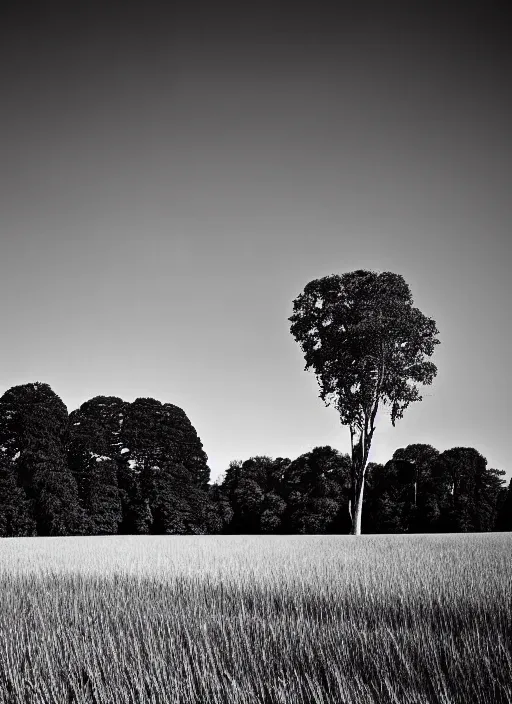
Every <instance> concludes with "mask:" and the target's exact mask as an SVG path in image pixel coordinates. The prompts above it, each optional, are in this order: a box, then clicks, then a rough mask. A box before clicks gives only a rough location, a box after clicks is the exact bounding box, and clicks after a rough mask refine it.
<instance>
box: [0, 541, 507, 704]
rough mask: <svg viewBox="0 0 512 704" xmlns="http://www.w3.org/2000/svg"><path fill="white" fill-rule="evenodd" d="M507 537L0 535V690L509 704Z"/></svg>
mask: <svg viewBox="0 0 512 704" xmlns="http://www.w3.org/2000/svg"><path fill="white" fill-rule="evenodd" d="M511 565H512V534H504V533H502V534H479V535H469V534H466V535H438V536H361V537H358V538H354V537H351V536H195V537H178V536H161V537H160V536H154V537H151V536H140V537H131V536H112V537H93V538H89V537H87V538H13V539H3V540H1V541H0V594H1V600H0V702H1V703H2V704H4V703H5V704H7V703H9V704H14V703H17V702H24V703H29V702H33V703H34V704H35V703H37V704H43V703H47V704H50V703H51V704H64V703H69V704H71V703H77V704H78V703H80V704H81V703H83V704H85V703H95V704H104V703H105V704H106V703H109V704H112V703H115V704H124V703H126V704H128V703H133V704H143V703H146V702H147V703H148V704H151V703H155V704H156V703H157V702H158V703H159V704H163V703H165V704H167V703H173V702H176V703H178V702H179V703H180V704H192V703H193V704H210V703H211V704H217V703H218V704H221V703H222V704H228V703H231V702H233V704H253V703H254V704H256V703H257V702H258V703H260V702H261V703H263V702H265V703H267V702H268V703H270V702H283V703H286V704H301V703H303V704H306V703H307V704H309V703H310V702H313V703H315V704H324V703H325V704H327V702H329V703H336V704H338V703H340V704H341V703H345V704H367V703H368V704H370V703H375V704H386V703H388V702H389V703H390V704H391V703H394V704H399V703H400V704H402V703H404V704H436V703H439V704H457V703H459V702H460V703H464V704H469V703H471V704H484V703H489V704H491V703H492V704H501V703H502V702H503V703H508V704H512V646H511V633H512V568H511Z"/></svg>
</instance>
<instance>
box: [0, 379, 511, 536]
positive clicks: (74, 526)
mask: <svg viewBox="0 0 512 704" xmlns="http://www.w3.org/2000/svg"><path fill="white" fill-rule="evenodd" d="M503 474H504V472H502V471H498V470H496V469H492V468H488V467H487V462H486V460H485V458H484V457H482V455H481V454H480V453H479V452H478V451H477V450H475V449H474V448H460V447H456V448H452V449H450V450H446V451H445V452H442V453H440V452H438V451H437V450H435V449H434V448H433V447H431V446H430V445H409V446H408V447H406V448H402V449H399V450H397V451H396V452H395V453H394V455H393V457H392V458H391V459H390V461H389V462H387V463H386V464H384V465H381V464H376V463H369V464H368V466H367V469H366V491H365V496H364V512H363V514H362V515H363V518H362V529H363V531H364V532H367V533H407V532H445V531H449V532H459V531H462V532H468V531H491V530H512V483H511V486H509V488H508V490H507V489H506V488H505V486H504V481H503V479H502V475H503ZM209 475H210V471H209V467H208V464H207V456H206V454H205V452H204V450H203V448H202V444H201V441H200V439H199V437H198V435H197V432H196V430H195V428H194V427H193V426H192V424H191V422H190V420H189V419H188V417H187V415H186V414H185V412H184V411H183V410H182V409H181V408H178V407H177V406H174V405H173V404H170V403H161V402H160V401H156V400H155V399H151V398H139V399H136V400H135V401H134V402H133V403H128V402H126V401H123V400H122V399H120V398H117V397H105V396H97V397H95V398H93V399H91V400H89V401H87V402H85V403H84V404H82V406H80V408H79V409H77V410H75V411H73V412H72V413H70V414H68V412H67V409H66V406H65V405H64V403H63V402H62V400H61V399H60V398H59V397H58V396H57V394H55V393H54V392H53V390H52V389H51V388H50V386H49V385H48V384H44V383H40V382H37V383H33V384H25V385H22V386H15V387H13V388H11V389H9V390H8V391H6V392H5V393H4V395H3V396H2V397H1V398H0V536H4V537H5V536H7V537H9V536H35V535H39V536H57V535H112V534H136V535H140V534H178V535H180V534H213V533H228V534H229V533H280V534H288V533H348V532H350V530H351V526H352V518H351V516H350V511H349V507H350V501H351V497H352V458H351V457H350V456H349V455H348V454H342V453H340V452H338V451H337V450H335V449H333V448H331V447H328V446H326V447H316V448H314V449H313V450H312V451H311V452H307V453H305V454H303V455H301V456H300V457H298V458H296V459H294V460H290V459H288V458H281V457H280V458H277V459H272V458H270V457H266V456H258V457H252V458H250V459H248V460H245V461H241V460H239V461H233V462H231V464H230V466H229V468H228V469H227V470H226V472H225V475H224V477H223V478H222V480H220V481H217V482H216V483H214V484H213V485H212V484H209Z"/></svg>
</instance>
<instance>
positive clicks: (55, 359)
mask: <svg viewBox="0 0 512 704" xmlns="http://www.w3.org/2000/svg"><path fill="white" fill-rule="evenodd" d="M20 5H21V6H24V3H21V4H18V8H19V6H20ZM107 5H108V7H109V8H110V13H109V15H108V16H106V15H105V14H104V13H103V14H102V12H101V10H100V8H99V6H98V7H97V8H94V9H92V8H93V6H92V4H87V3H84V5H83V6H82V5H80V4H79V3H77V4H76V6H74V9H72V10H70V9H69V8H68V9H67V10H66V9H65V5H63V6H62V7H61V8H58V11H57V9H56V8H57V6H56V5H51V7H52V8H53V10H49V9H46V10H45V9H44V8H45V7H50V4H48V6H47V5H45V3H41V5H37V3H36V6H38V7H39V12H38V13H37V14H36V13H34V14H33V15H29V14H28V10H27V12H26V14H25V15H22V14H21V10H16V9H13V10H12V11H11V13H10V14H9V15H6V17H4V18H3V19H4V21H3V23H1V24H2V30H1V32H2V35H1V36H0V87H1V91H2V93H1V95H2V101H1V106H0V127H1V131H0V181H1V183H0V238H1V250H0V306H1V318H0V319H1V324H2V327H1V329H2V346H1V351H0V392H1V393H3V391H5V390H6V389H7V388H9V387H11V386H13V385H15V384H21V383H27V382H29V381H44V382H47V383H49V384H50V385H51V386H52V388H53V389H54V390H55V392H56V393H57V394H59V396H61V398H62V399H63V401H64V402H65V403H66V405H67V406H68V409H69V410H72V409H74V408H76V407H78V406H79V405H80V404H81V403H83V402H84V401H85V400H87V399H88V398H91V397H93V396H96V395H99V394H103V395H115V396H120V397H122V398H124V399H126V400H128V401H130V400H133V399H134V398H136V397H138V396H152V397H155V398H157V399H160V400H162V401H167V402H171V403H175V404H177V405H178V406H181V407H182V408H183V409H184V410H185V412H186V413H187V414H188V416H189V417H190V419H191V421H192V423H193V424H194V426H195V427H196V429H197V431H198V433H199V436H200V437H201V440H202V442H203V445H204V449H205V451H206V453H207V454H208V457H209V464H210V467H211V470H212V477H213V478H215V477H216V476H217V475H218V474H219V473H220V472H221V471H223V470H224V469H226V468H227V466H228V464H229V461H230V460H233V459H237V458H240V459H246V458H248V457H249V456H251V455H255V454H268V455H271V456H287V457H291V458H293V457H296V456H297V455H299V454H300V453H302V452H306V451H308V450H310V449H312V448H313V447H314V446H315V445H320V444H330V445H333V446H334V447H337V448H338V449H340V450H341V451H348V449H349V432H348V429H346V428H343V427H342V426H341V425H340V424H339V420H338V417H337V415H336V412H335V411H334V410H333V409H327V408H325V407H324V406H323V404H322V402H321V401H320V399H319V398H318V387H317V383H316V380H315V378H314V376H313V375H312V374H311V373H306V372H304V371H303V367H304V361H303V358H302V354H301V352H300V349H299V347H298V345H297V344H296V343H295V341H294V340H293V338H292V336H291V334H290V332H289V323H288V321H287V318H288V317H289V316H290V315H291V312H292V302H293V299H294V298H295V297H296V296H297V295H298V294H299V293H300V292H301V291H302V289H303V287H304V286H305V284H306V283H307V282H308V281H310V280H312V279H314V278H318V277H321V276H324V275H327V274H331V273H342V272H344V271H350V270H353V269H359V268H370V269H374V270H377V271H383V270H389V271H394V272H396V273H399V274H402V275H403V276H404V277H405V279H406V280H407V282H408V283H409V285H410V287H411V290H412V293H413V296H414V300H415V304H416V305H417V306H418V307H419V308H420V309H421V310H422V311H423V312H424V313H425V314H426V315H428V316H431V317H433V318H434V319H435V320H436V322H437V324H438V328H439V330H440V335H439V337H440V340H441V345H440V346H439V347H438V348H437V350H436V353H435V356H434V358H433V361H434V362H435V363H436V364H437V365H438V370H439V371H438V376H437V379H436V381H435V383H434V385H433V386H432V387H429V388H426V389H425V396H424V400H423V402H422V403H420V404H415V405H413V406H411V407H410V408H409V409H408V411H407V412H406V415H405V418H404V419H403V420H402V421H399V423H398V424H397V427H396V428H395V429H393V428H392V427H391V424H390V423H389V421H388V420H387V419H384V420H383V421H382V422H381V424H380V426H379V428H378V431H377V433H376V436H375V439H374V448H373V450H372V456H371V459H373V460H374V461H386V460H387V459H389V458H390V456H391V454H392V452H393V451H394V450H395V449H396V448H398V447H402V446H405V445H407V444H409V443H416V442H425V443H430V444H432V445H434V446H435V447H437V448H438V449H439V450H444V449H446V448H448V447H453V446H456V445H466V446H472V447H475V448H476V449H478V450H479V451H480V452H482V454H484V456H486V457H487V459H488V461H489V464H490V465H491V466H494V467H496V468H499V469H505V470H507V476H508V477H510V474H511V473H510V470H511V469H512V466H511V465H510V463H509V422H510V413H509V403H510V397H511V393H512V382H511V374H510V348H511V344H512V336H511V332H510V324H511V316H510V301H511V300H512V296H511V293H512V292H511V283H510V280H511V279H510V276H509V269H510V265H511V238H510V225H511V221H512V197H511V164H512V158H511V157H512V143H511V137H510V125H511V124H512V102H511V99H510V97H509V94H510V85H511V84H510V78H511V71H510V66H511V62H510V53H509V50H508V49H507V37H506V36H505V32H504V31H503V27H502V26H501V25H500V18H499V16H498V14H497V12H496V11H495V8H494V6H493V5H492V3H488V2H486V3H484V2H482V3H481V4H478V3H475V4H474V5H473V4H471V3H468V5H467V8H466V14H465V15H464V16H462V17H461V16H460V15H457V14H455V10H453V11H449V10H448V9H446V8H447V7H448V5H445V4H443V3H441V4H440V5H442V6H443V7H444V8H445V9H444V10H443V9H442V8H441V9H440V8H439V7H438V4H437V3H432V4H430V3H425V4H421V3H418V4H417V8H416V10H415V12H414V13H409V14H408V15H405V14H404V12H399V11H398V9H397V10H395V11H394V12H387V11H386V12H385V13H384V12H381V13H380V14H379V13H378V12H377V10H375V9H373V10H371V9H370V8H365V10H364V11H362V10H361V9H360V8H361V7H362V5H360V4H359V3H355V4H354V6H353V8H352V9H351V6H350V4H349V3H347V4H346V5H342V4H338V5H337V11H336V12H335V11H334V10H331V11H327V10H328V8H327V7H325V11H324V7H323V6H321V5H320V4H318V3H315V4H312V5H311V10H310V11H308V8H307V6H306V5H304V6H301V5H295V6H294V7H295V10H294V12H293V14H288V15H287V14H286V12H285V11H284V10H283V11H282V12H278V11H277V10H275V8H274V9H272V8H268V7H267V6H265V5H264V4H262V3H260V4H258V10H257V11H256V10H251V9H250V3H247V5H245V4H244V3H239V5H243V6H244V12H242V11H241V10H239V11H238V13H237V12H235V11H234V10H233V9H230V8H229V7H227V6H226V7H224V6H222V8H221V7H220V5H215V4H214V5H211V4H210V5H209V9H207V7H206V4H205V5H204V6H201V5H199V4H198V5H197V6H194V7H192V5H189V6H188V7H189V10H188V11H185V10H184V11H182V12H178V11H177V10H175V11H173V12H171V11H170V10H164V9H162V7H163V5H162V6H160V5H156V4H155V5H154V6H153V5H152V4H151V3H148V2H145V3H142V2H141V3H140V4H139V5H138V6H137V5H136V4H135V3H133V4H130V3H121V4H119V6H118V5H117V3H112V4H109V3H107ZM168 6H173V7H174V5H173V4H172V3H169V4H168ZM355 7H357V8H359V9H358V11H357V12H356V10H355V9H354V8H355ZM389 7H391V6H390V5H389V6H386V9H388V8H389ZM454 7H455V6H454ZM79 8H82V12H81V13H79V11H78V10H79ZM85 8H88V10H86V9H85ZM313 8H315V9H313ZM421 8H427V9H426V10H425V11H420V10H421ZM435 8H437V9H436V10H435V12H434V9H435ZM500 27H501V29H500Z"/></svg>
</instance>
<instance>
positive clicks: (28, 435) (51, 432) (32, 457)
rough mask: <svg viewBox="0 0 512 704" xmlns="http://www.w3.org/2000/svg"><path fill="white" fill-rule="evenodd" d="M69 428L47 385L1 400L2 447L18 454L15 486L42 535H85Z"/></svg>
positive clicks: (15, 390)
mask: <svg viewBox="0 0 512 704" xmlns="http://www.w3.org/2000/svg"><path fill="white" fill-rule="evenodd" d="M68 429H69V427H68V414H67V409H66V406H65V405H64V404H63V403H62V401H61V399H60V398H59V397H58V396H57V395H56V394H55V393H54V392H53V391H52V389H51V388H50V387H49V386H48V384H42V383H40V382H36V383H33V384H25V385H23V386H15V387H13V388H11V389H9V390H8V391H6V392H5V394H4V395H3V396H2V398H1V399H0V445H1V446H4V447H7V448H8V449H9V451H10V452H12V451H13V450H14V449H16V456H17V461H16V469H17V482H16V483H17V485H18V486H19V487H22V488H23V489H24V492H25V494H26V496H27V499H28V502H29V504H30V519H31V520H32V521H34V522H35V525H36V530H37V534H38V535H41V536H52V535H80V534H83V533H84V532H86V531H87V517H86V514H85V512H84V511H83V509H82V507H81V506H80V502H79V497H78V490H77V485H76V481H75V478H74V477H73V474H72V473H71V472H70V470H69V468H68V465H67V458H66V446H67V441H68ZM29 530H30V529H29Z"/></svg>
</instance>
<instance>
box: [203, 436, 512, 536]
mask: <svg viewBox="0 0 512 704" xmlns="http://www.w3.org/2000/svg"><path fill="white" fill-rule="evenodd" d="M503 474H504V472H502V471H498V470H496V469H492V468H488V467H487V461H486V459H485V458H484V457H482V455H481V454H480V453H479V452H478V451H477V450H475V449H474V448H470V447H455V448H452V449H450V450H446V451H445V452H442V453H440V452H439V451H438V450H436V449H435V448H433V447H431V446H430V445H420V444H416V445H409V446H408V447H405V448H400V449H399V450H397V451H396V452H395V453H394V455H393V457H392V459H391V460H390V461H389V462H387V463H386V464H385V465H382V464H376V463H369V465H368V469H367V488H366V493H365V499H364V513H363V532H366V533H438V532H457V533H458V532H482V531H492V530H511V529H512V525H511V519H512V510H511V496H512V489H510V488H509V489H508V492H507V490H506V489H505V488H504V487H503V480H502V478H501V477H502V475H503ZM212 497H213V500H214V501H215V503H216V505H217V507H218V512H219V515H220V514H221V513H222V516H223V531H224V532H226V533H319V534H321V533H348V532H350V529H351V516H350V512H349V506H350V500H351V457H350V456H349V455H348V454H346V455H342V454H341V453H339V452H337V451H336V450H334V449H333V448H331V447H328V446H326V447H316V448H315V449H314V450H312V451H311V452H308V453H305V454H303V455H301V456H300V457H298V458H297V459H295V460H293V461H292V460H290V459H283V458H281V457H279V458H277V459H275V460H272V459H271V458H270V457H252V458H250V459H248V460H246V461H245V462H241V461H234V462H232V463H231V464H230V466H229V469H228V470H227V472H226V473H225V476H224V478H223V480H222V481H220V482H218V483H217V484H216V485H214V486H213V487H212Z"/></svg>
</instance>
